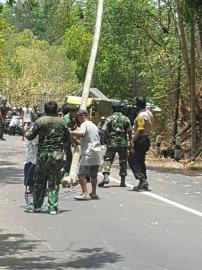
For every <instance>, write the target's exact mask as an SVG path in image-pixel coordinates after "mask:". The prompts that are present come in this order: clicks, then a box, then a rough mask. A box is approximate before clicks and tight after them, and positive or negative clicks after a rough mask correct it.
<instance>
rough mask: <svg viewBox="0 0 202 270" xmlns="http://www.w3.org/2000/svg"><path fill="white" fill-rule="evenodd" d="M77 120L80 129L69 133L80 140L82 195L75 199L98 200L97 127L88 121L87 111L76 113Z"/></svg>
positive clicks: (98, 146)
mask: <svg viewBox="0 0 202 270" xmlns="http://www.w3.org/2000/svg"><path fill="white" fill-rule="evenodd" d="M78 119H79V121H80V123H81V126H80V129H79V130H75V131H70V134H71V136H73V137H76V138H80V143H81V157H80V164H79V172H78V176H79V183H80V185H81V189H82V194H81V195H78V196H76V197H75V199H76V200H90V199H99V197H98V195H97V193H96V188H97V174H98V170H99V164H100V154H101V145H100V137H99V132H98V128H97V126H96V125H95V124H94V123H93V122H91V121H89V120H88V111H87V110H81V111H79V112H78ZM88 178H90V180H91V185H92V192H91V193H90V194H88V190H87V179H88Z"/></svg>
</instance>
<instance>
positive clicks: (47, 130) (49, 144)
mask: <svg viewBox="0 0 202 270" xmlns="http://www.w3.org/2000/svg"><path fill="white" fill-rule="evenodd" d="M35 123H36V125H37V126H38V131H39V132H38V134H39V150H40V151H48V152H53V151H55V150H59V151H62V150H63V143H64V142H66V141H68V140H69V132H68V129H67V124H66V122H65V121H64V120H63V119H62V118H60V117H56V116H43V117H41V118H39V119H38V120H37V121H36V122H35Z"/></svg>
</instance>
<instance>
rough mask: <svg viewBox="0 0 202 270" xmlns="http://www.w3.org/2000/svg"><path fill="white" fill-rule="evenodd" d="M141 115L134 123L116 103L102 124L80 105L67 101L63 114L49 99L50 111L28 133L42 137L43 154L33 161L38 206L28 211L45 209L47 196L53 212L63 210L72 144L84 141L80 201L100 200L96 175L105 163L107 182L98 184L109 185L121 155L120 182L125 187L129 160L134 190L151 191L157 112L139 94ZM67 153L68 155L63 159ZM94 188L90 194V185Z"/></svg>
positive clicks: (47, 107) (30, 136)
mask: <svg viewBox="0 0 202 270" xmlns="http://www.w3.org/2000/svg"><path fill="white" fill-rule="evenodd" d="M136 107H137V109H138V115H137V117H136V118H135V121H134V126H133V127H132V125H131V123H130V120H129V118H128V117H127V116H125V115H123V114H122V113H121V105H120V103H118V102H115V103H114V104H113V114H112V115H111V116H109V117H107V118H106V119H105V121H104V122H103V124H102V125H101V126H99V128H98V127H97V126H96V125H95V124H94V123H93V122H92V121H90V120H89V115H88V110H80V109H79V107H78V106H77V105H71V106H69V105H67V104H65V105H63V106H62V112H63V116H62V117H61V116H58V105H57V103H56V102H55V101H49V102H46V103H45V106H44V112H45V115H44V116H42V117H40V118H39V119H37V120H36V121H33V122H34V123H33V125H32V127H31V128H30V125H29V123H25V137H26V138H27V139H28V140H29V141H30V142H33V140H34V139H36V138H37V137H38V139H37V143H35V144H34V145H36V144H37V145H38V146H37V148H38V153H37V158H36V164H34V186H33V208H32V209H29V212H30V211H31V212H40V211H41V207H42V205H43V202H44V198H45V196H46V195H48V204H49V211H50V214H57V213H58V195H59V186H60V183H61V180H62V177H63V175H64V174H69V173H70V168H71V163H72V147H74V146H75V145H80V148H81V150H80V161H79V166H78V172H77V173H78V178H79V184H80V186H81V194H79V195H77V196H75V199H76V200H91V199H99V196H98V194H97V176H98V171H99V167H100V165H102V173H103V180H102V181H101V182H100V183H99V184H98V186H99V187H103V186H104V185H106V184H108V183H109V179H110V178H109V175H110V169H111V166H112V164H113V161H114V158H115V155H116V153H118V155H119V166H120V173H119V174H120V186H121V187H125V186H126V182H125V178H126V176H127V162H128V163H129V166H130V168H131V170H132V172H133V174H134V176H135V178H136V179H138V180H139V184H138V185H137V186H135V187H134V188H133V190H134V191H148V187H149V184H148V181H147V174H146V166H145V155H146V152H147V151H148V150H149V147H150V139H149V135H150V132H151V129H152V118H153V116H152V113H151V112H150V111H149V110H148V109H147V108H146V100H145V98H144V97H137V98H136ZM103 134H105V136H106V138H107V141H106V146H107V148H106V153H105V155H104V161H103V163H102V161H101V144H100V135H101V136H102V135H103ZM64 155H65V158H64ZM89 181H90V182H91V186H92V190H91V192H88V186H87V183H88V182H89Z"/></svg>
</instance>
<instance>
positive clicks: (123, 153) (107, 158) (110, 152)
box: [102, 147, 128, 176]
mask: <svg viewBox="0 0 202 270" xmlns="http://www.w3.org/2000/svg"><path fill="white" fill-rule="evenodd" d="M116 153H118V155H119V165H120V172H119V175H120V176H126V175H127V160H128V152H127V147H107V150H106V153H105V155H104V164H103V169H102V173H103V174H105V173H110V169H111V166H112V164H113V161H114V158H115V155H116Z"/></svg>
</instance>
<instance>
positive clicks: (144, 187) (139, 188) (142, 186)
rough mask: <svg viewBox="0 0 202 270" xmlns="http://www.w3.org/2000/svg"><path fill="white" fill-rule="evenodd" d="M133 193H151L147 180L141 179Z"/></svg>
mask: <svg viewBox="0 0 202 270" xmlns="http://www.w3.org/2000/svg"><path fill="white" fill-rule="evenodd" d="M133 191H149V183H148V182H147V180H146V179H141V180H140V182H139V184H138V185H137V186H136V187H134V188H133Z"/></svg>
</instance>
